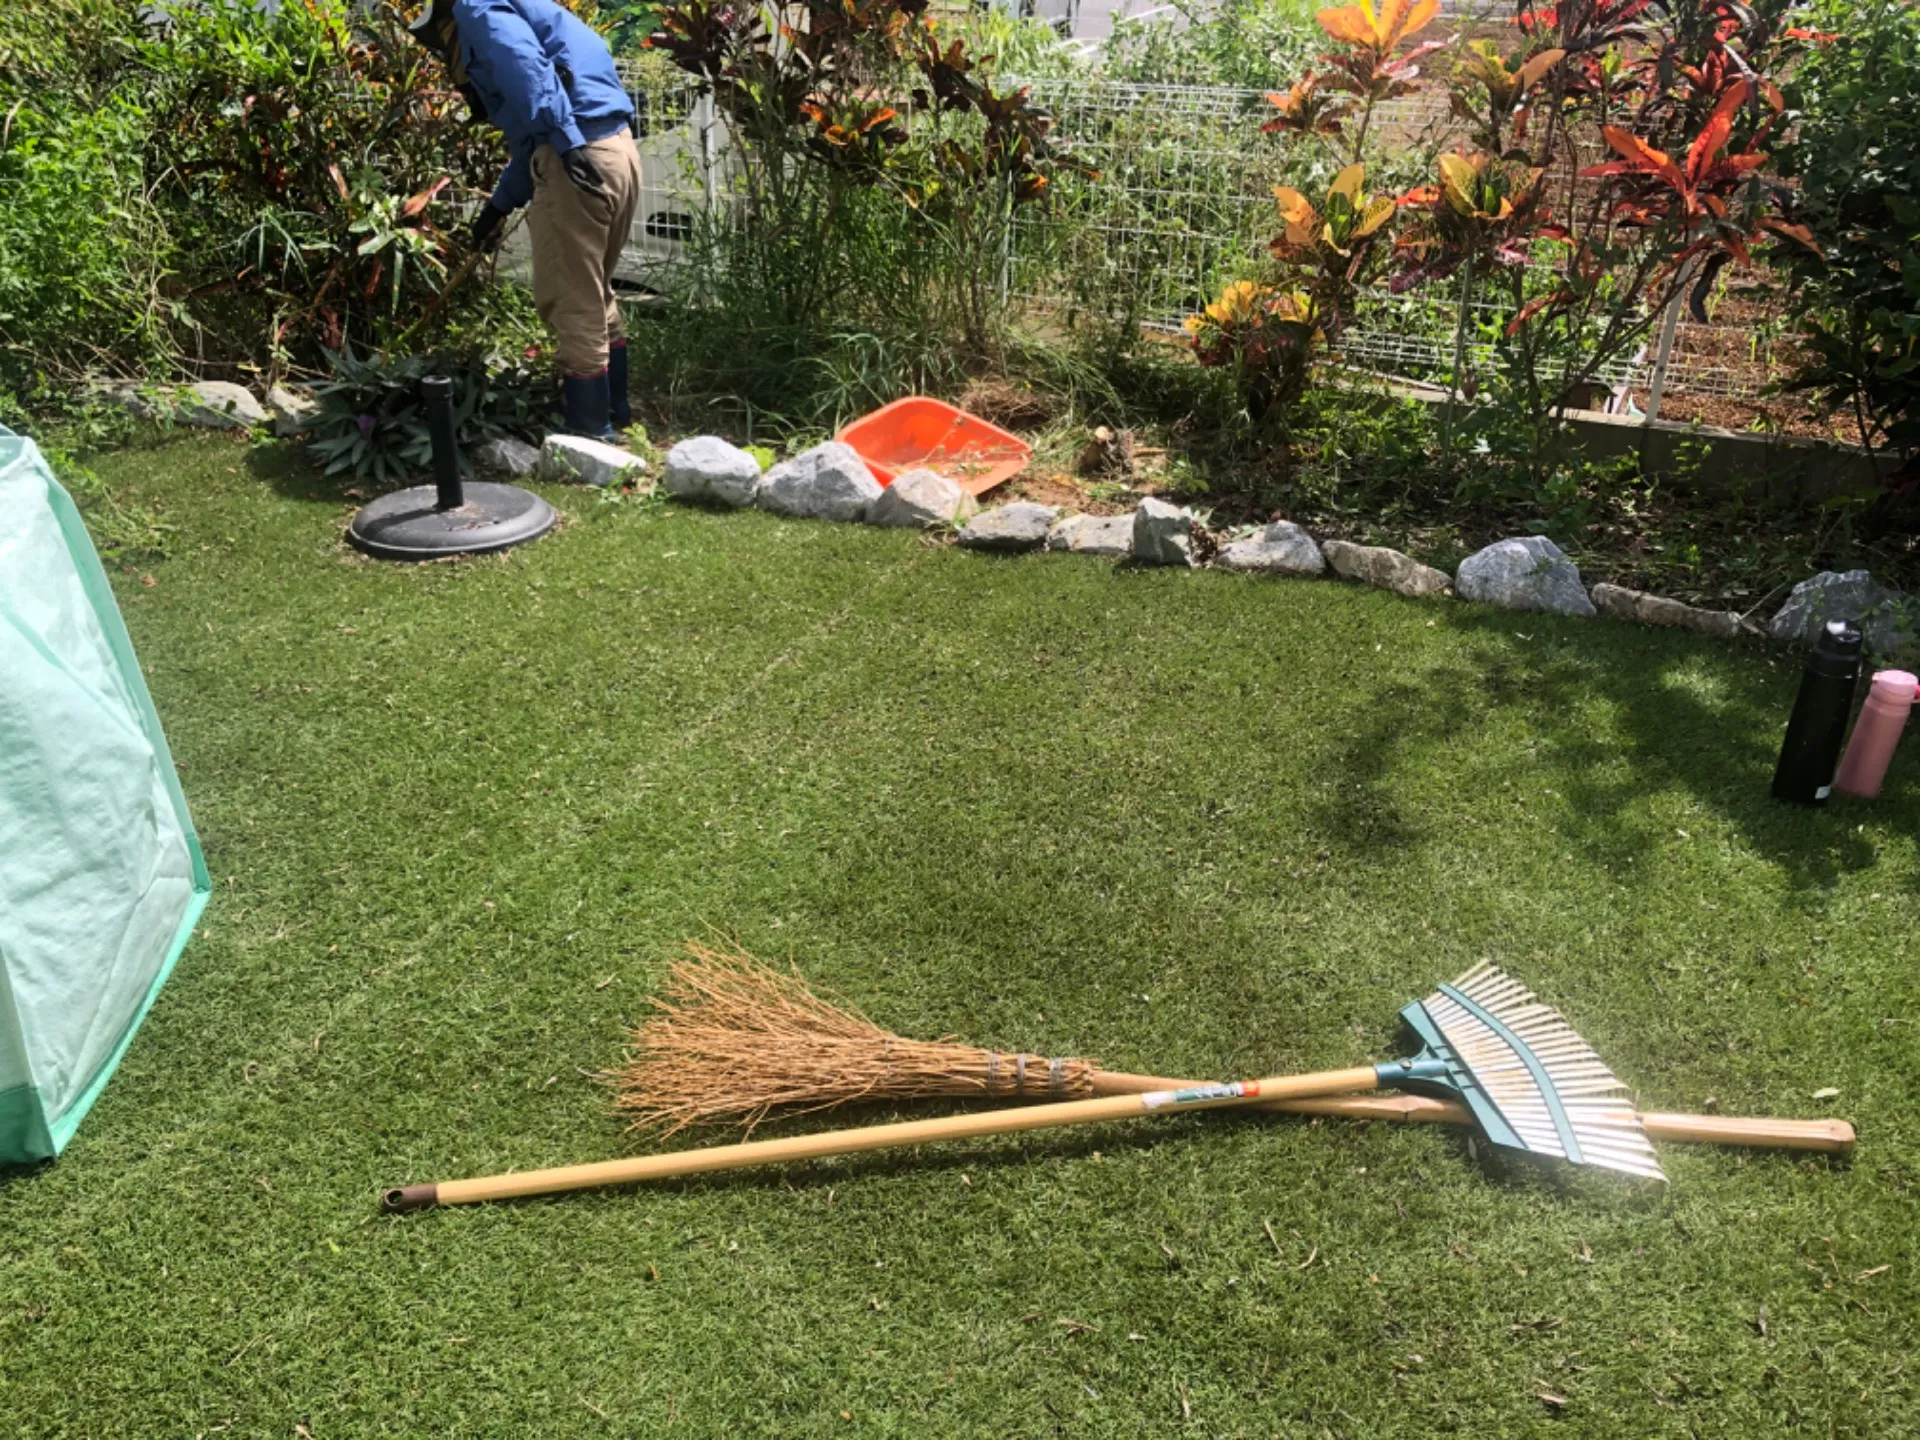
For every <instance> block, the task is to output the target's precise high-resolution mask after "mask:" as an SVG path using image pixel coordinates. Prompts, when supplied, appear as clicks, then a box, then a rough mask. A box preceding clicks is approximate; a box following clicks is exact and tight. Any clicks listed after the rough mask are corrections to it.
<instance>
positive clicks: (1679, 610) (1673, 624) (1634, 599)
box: [1592, 581, 1740, 640]
mask: <svg viewBox="0 0 1920 1440" xmlns="http://www.w3.org/2000/svg"><path fill="white" fill-rule="evenodd" d="M1592 593H1593V604H1594V608H1595V609H1597V610H1598V611H1599V612H1600V613H1601V614H1602V615H1611V616H1613V617H1614V618H1615V619H1618V620H1632V621H1634V622H1636V623H1637V624H1641V625H1661V626H1666V627H1669V628H1672V629H1676V630H1692V631H1695V632H1696V633H1698V634H1701V635H1711V636H1713V637H1715V638H1716V639H1719V640H1730V639H1732V638H1733V637H1734V636H1735V635H1738V634H1739V633H1740V617H1739V616H1738V615H1736V614H1734V613H1733V611H1731V610H1699V609H1696V608H1694V607H1693V606H1691V605H1683V604H1682V603H1681V602H1680V601H1678V600H1673V599H1669V598H1668V597H1667V596H1665V595H1649V594H1648V593H1647V592H1646V591H1644V590H1629V589H1627V587H1626V586H1624V585H1608V584H1606V583H1605V582H1604V581H1603V582H1602V583H1600V584H1598V585H1596V586H1594V587H1593V592H1592Z"/></svg>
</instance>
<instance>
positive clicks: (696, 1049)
mask: <svg viewBox="0 0 1920 1440" xmlns="http://www.w3.org/2000/svg"><path fill="white" fill-rule="evenodd" d="M653 1005H654V1011H655V1013H654V1014H653V1015H652V1016H651V1017H649V1018H648V1019H647V1020H646V1021H645V1022H644V1023H643V1024H641V1025H640V1026H638V1027H637V1028H636V1029H635V1030H634V1032H633V1035H632V1042H633V1043H632V1051H631V1053H630V1055H629V1058H628V1060H627V1063H626V1064H625V1065H624V1066H622V1067H621V1068H620V1069H619V1070H617V1071H616V1072H614V1074H613V1075H612V1076H611V1077H609V1078H610V1079H611V1080H612V1081H613V1083H614V1085H615V1088H616V1094H617V1098H616V1100H615V1108H616V1110H617V1111H618V1112H619V1113H620V1114H622V1115H624V1116H626V1117H627V1118H628V1119H629V1120H630V1121H631V1127H630V1128H632V1129H635V1130H647V1131H654V1132H657V1133H659V1134H662V1135H671V1134H674V1133H675V1132H677V1131H679V1130H682V1129H685V1128H686V1127H687V1126H689V1125H696V1124H714V1123H724V1122H737V1123H739V1124H741V1125H742V1126H743V1127H744V1128H745V1130H746V1132H747V1133H749V1134H751V1133H752V1131H753V1129H754V1127H755V1126H756V1125H758V1124H759V1122H760V1121H761V1120H763V1119H765V1118H766V1117H767V1116H768V1115H770V1114H774V1113H776V1112H779V1113H789V1114H791V1113H806V1112H809V1111H815V1110H826V1109H831V1108H833V1107H835V1106H839V1105H847V1104H852V1103H855V1102H858V1101H874V1102H893V1101H901V1100H922V1099H934V1098H949V1099H963V1100H1030V1101H1033V1100H1037V1101H1061V1100H1082V1099H1087V1098H1089V1097H1094V1096H1109V1095H1132V1094H1142V1093H1145V1092H1148V1091H1155V1090H1174V1089H1180V1088H1182V1087H1185V1086H1190V1085H1193V1084H1196V1083H1198V1082H1195V1081H1191V1080H1179V1079H1171V1078H1168V1077H1164V1076H1158V1075H1132V1074H1127V1073H1125V1072H1122V1071H1114V1070H1103V1069H1101V1068H1100V1067H1099V1066H1098V1065H1097V1064H1095V1063H1094V1062H1093V1061H1091V1060H1083V1059H1048V1058H1045V1057H1042V1056H1038V1055H1027V1054H1019V1053H1014V1054H1007V1053H1002V1052H1000V1051H995V1050H989V1049H982V1048H980V1047H977V1046H971V1045H965V1044H962V1043H960V1042H959V1041H957V1040H955V1039H954V1037H952V1036H950V1035H947V1036H942V1037H941V1038H940V1039H938V1040H909V1039H905V1038H903V1037H901V1036H898V1035H894V1034H892V1033H890V1032H888V1031H886V1030H883V1029H881V1028H880V1027H879V1026H878V1025H875V1024H874V1023H873V1022H872V1021H871V1020H869V1019H867V1018H866V1016H864V1015H862V1014H861V1013H860V1012H859V1011H858V1010H855V1009H853V1008H852V1007H850V1006H846V1005H841V1004H835V1003H832V1002H830V1001H827V1000H824V999H822V998H821V997H820V996H819V995H817V994H816V993H815V992H814V991H813V990H812V989H811V988H809V987H808V985H807V983H806V982H805V981H804V980H802V979H801V978H800V977H799V975H797V974H794V973H790V972H788V973H783V972H781V971H778V970H775V969H773V968H771V967H770V966H767V965H765V964H762V963H761V962H760V961H758V960H756V959H755V958H754V957H753V956H752V955H749V954H748V953H747V952H746V951H744V950H742V949H740V948H738V947H737V946H730V947H719V948H716V947H713V946H708V945H702V944H699V943H697V942H693V943H689V944H688V945H687V947H686V954H685V955H684V956H683V957H682V958H681V959H679V960H677V961H675V962H674V964H673V966H672V968H671V970H670V971H669V973H668V977H667V983H666V986H665V987H664V989H663V991H662V993H661V994H660V995H659V997H657V998H656V999H655V1000H654V1001H653ZM1258 1108H1260V1109H1262V1110H1272V1111H1280V1112H1284V1113H1287V1114H1292V1115H1311V1116H1333V1117H1338V1118H1343V1119H1354V1120H1386V1121H1398V1122H1401V1123H1414V1124H1449V1125H1470V1124H1472V1123H1473V1117H1472V1115H1471V1114H1470V1113H1469V1112H1468V1110H1467V1107H1466V1106H1464V1105H1461V1104H1459V1103H1457V1102H1455V1101H1451V1100H1437V1099H1432V1098H1429V1097H1427V1096H1424V1095H1405V1094H1402V1095H1340V1096H1325V1097H1315V1098H1305V1099H1293V1100H1278V1101H1273V1102H1270V1103H1266V1104H1262V1105H1261V1106H1259V1107H1258ZM1640 1123H1641V1125H1642V1127H1643V1128H1644V1129H1645V1131H1646V1133H1647V1134H1648V1135H1649V1136H1651V1137H1652V1138H1654V1139H1656V1140H1678V1141H1691V1142H1695V1143H1701V1144H1717V1145H1745V1146H1756V1147H1765V1148H1770V1149H1783V1150H1813V1151H1822V1152H1825V1153H1827V1154H1835V1155H1843V1154H1846V1153H1847V1152H1849V1151H1850V1150H1852V1148H1853V1143H1854V1132H1853V1127H1852V1126H1851V1125H1849V1124H1848V1123H1847V1122H1846V1121H1844V1120H1781V1119H1770V1118H1764V1117H1758V1118H1749V1117H1743V1116H1731V1115H1675V1114H1666V1113H1661V1112H1651V1111H1643V1112H1641V1114H1640Z"/></svg>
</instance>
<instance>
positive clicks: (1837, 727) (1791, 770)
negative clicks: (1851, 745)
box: [1773, 620, 1860, 805]
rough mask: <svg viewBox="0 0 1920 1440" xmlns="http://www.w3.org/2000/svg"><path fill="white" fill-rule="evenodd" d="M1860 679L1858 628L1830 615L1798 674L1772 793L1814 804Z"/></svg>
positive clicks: (1821, 797)
mask: <svg viewBox="0 0 1920 1440" xmlns="http://www.w3.org/2000/svg"><path fill="white" fill-rule="evenodd" d="M1859 680H1860V632H1859V631H1858V630H1856V629H1854V627H1853V622H1852V621H1851V620H1829V621H1828V622H1827V624H1826V628H1825V629H1824V630H1822V631H1821V632H1820V635H1819V638H1818V639H1816V640H1815V641H1814V642H1813V653H1812V654H1810V655H1808V656H1807V669H1806V673H1805V674H1803V675H1802V676H1801V677H1800V695H1799V698H1798V699H1796V700H1795V701H1794V702H1793V718H1792V719H1790V720H1789V721H1787V738H1786V741H1785V742H1784V743H1783V744H1782V745H1781V746H1780V764H1779V765H1778V766H1777V767H1776V768H1775V769H1774V772H1773V798H1774V799H1776V800H1791V801H1793V802H1794V803H1795V804H1797V805H1818V804H1821V803H1822V802H1823V801H1825V800H1826V798H1827V794H1828V792H1829V791H1831V790H1832V789H1833V772H1834V771H1835V770H1836V769H1838V768H1839V765H1840V745H1841V742H1842V741H1844V740H1845V739H1846V738H1847V718H1848V717H1849V716H1850V715H1852V714H1853V691H1854V687H1855V685H1857V684H1858V683H1859Z"/></svg>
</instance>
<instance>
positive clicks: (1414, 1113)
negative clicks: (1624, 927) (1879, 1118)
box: [1093, 1070, 1854, 1155]
mask: <svg viewBox="0 0 1920 1440" xmlns="http://www.w3.org/2000/svg"><path fill="white" fill-rule="evenodd" d="M1192 1083H1193V1082H1192V1081H1190V1080H1169V1079H1167V1078H1166V1077H1165V1076H1161V1075H1129V1074H1127V1073H1126V1072H1125V1071H1120V1070H1096V1071H1094V1072H1093V1093H1094V1094H1095V1095H1137V1094H1139V1093H1141V1092H1142V1091H1147V1090H1172V1089H1177V1088H1179V1087H1180V1086H1182V1085H1190V1084H1192ZM1254 1108H1255V1109H1257V1110H1278V1111H1284V1112H1285V1113H1287V1114H1289V1115H1328V1116H1340V1117H1344V1118H1346V1119H1349V1120H1397V1121H1402V1122H1408V1123H1414V1124H1429V1125H1471V1124H1472V1123H1473V1116H1472V1115H1471V1114H1469V1113H1468V1111H1467V1107H1466V1106H1464V1105H1461V1104H1458V1103H1456V1102H1454V1101H1451V1100H1433V1099H1429V1098H1428V1097H1427V1096H1425V1095H1326V1096H1319V1097H1316V1098H1312V1099H1297V1100H1275V1101H1270V1102H1269V1101H1262V1102H1261V1103H1260V1104H1258V1105H1256V1106H1255V1107H1254ZM1640 1125H1641V1127H1642V1128H1643V1129H1644V1130H1645V1131H1646V1132H1647V1135H1648V1137H1649V1138H1650V1139H1654V1140H1679V1141H1687V1142H1691V1143H1693V1144H1699V1145H1749V1146H1754V1147H1756V1148H1762V1149H1769V1150H1818V1151H1821V1152H1823V1153H1825V1154H1828V1155H1846V1154H1850V1153H1852V1150H1853V1139H1854V1136H1853V1126H1851V1125H1849V1124H1848V1123H1847V1122H1846V1121H1844V1120H1776V1119H1772V1118H1770V1117H1767V1116H1755V1117H1748V1116H1744V1115H1669V1114H1666V1113H1663V1112H1659V1111H1652V1110H1643V1111H1641V1112H1640Z"/></svg>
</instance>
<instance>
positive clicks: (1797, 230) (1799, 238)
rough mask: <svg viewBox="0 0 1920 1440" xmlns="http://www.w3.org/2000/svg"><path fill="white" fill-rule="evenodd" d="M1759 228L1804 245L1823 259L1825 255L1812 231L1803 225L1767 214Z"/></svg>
mask: <svg viewBox="0 0 1920 1440" xmlns="http://www.w3.org/2000/svg"><path fill="white" fill-rule="evenodd" d="M1760 228H1761V229H1762V230H1770V231H1772V232H1773V233H1774V234H1775V235H1780V236H1784V237H1785V238H1786V239H1788V240H1792V241H1794V242H1795V243H1796V244H1800V245H1804V246H1806V247H1807V249H1809V250H1811V251H1812V252H1813V253H1814V254H1816V255H1818V256H1820V257H1821V258H1823V259H1824V258H1825V257H1826V253H1827V252H1826V251H1824V250H1822V249H1821V248H1820V242H1819V241H1817V240H1815V239H1814V238H1813V232H1812V231H1811V230H1809V229H1808V228H1807V227H1806V226H1804V225H1794V224H1791V223H1789V222H1788V221H1785V220H1776V219H1775V218H1774V217H1773V216H1771V215H1769V216H1768V217H1767V218H1766V219H1764V220H1762V221H1761V222H1760Z"/></svg>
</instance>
